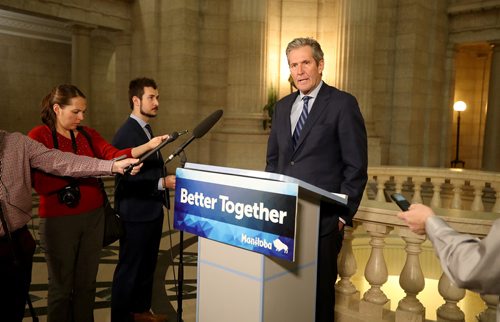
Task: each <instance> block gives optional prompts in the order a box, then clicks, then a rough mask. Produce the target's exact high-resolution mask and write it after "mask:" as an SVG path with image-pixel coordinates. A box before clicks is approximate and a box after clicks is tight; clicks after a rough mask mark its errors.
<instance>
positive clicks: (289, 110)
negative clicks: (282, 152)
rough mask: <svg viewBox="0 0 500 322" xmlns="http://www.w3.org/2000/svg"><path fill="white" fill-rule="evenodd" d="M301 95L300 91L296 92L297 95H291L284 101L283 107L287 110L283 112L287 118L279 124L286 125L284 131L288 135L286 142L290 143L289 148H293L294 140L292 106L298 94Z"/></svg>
mask: <svg viewBox="0 0 500 322" xmlns="http://www.w3.org/2000/svg"><path fill="white" fill-rule="evenodd" d="M298 95H299V92H298V91H297V92H295V95H290V96H289V97H288V99H287V100H286V101H284V102H283V108H284V109H285V112H284V113H282V114H281V115H283V117H285V118H286V119H285V120H279V124H280V125H281V124H283V126H284V127H285V129H284V131H283V132H282V133H283V134H284V135H286V140H285V141H286V142H287V144H288V149H290V150H293V141H292V134H291V132H292V124H291V122H290V114H291V113H292V106H293V102H295V100H296V99H297V96H298Z"/></svg>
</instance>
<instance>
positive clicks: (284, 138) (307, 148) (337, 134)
mask: <svg viewBox="0 0 500 322" xmlns="http://www.w3.org/2000/svg"><path fill="white" fill-rule="evenodd" d="M298 95H299V92H298V91H297V92H295V93H292V94H290V95H288V96H286V97H284V98H283V99H281V100H280V101H278V102H277V104H276V108H275V111H274V116H273V121H272V127H271V134H270V136H269V141H268V147H267V166H266V171H269V172H275V173H281V174H284V175H287V176H291V177H294V178H297V179H300V180H303V181H305V182H308V183H310V184H313V185H315V186H317V187H319V188H322V189H325V190H327V191H331V192H336V193H343V194H346V195H348V197H349V199H348V207H341V206H333V205H330V204H326V203H325V204H322V206H321V223H320V234H321V235H325V234H327V233H329V232H331V231H332V230H333V229H335V226H336V225H337V224H338V217H339V216H340V217H342V218H343V219H344V220H345V221H346V223H347V224H348V225H352V217H353V216H354V214H355V213H356V211H357V209H358V206H359V203H360V201H361V198H362V196H363V191H364V188H365V185H366V181H367V166H368V165H367V164H368V155H367V137H366V129H365V125H364V121H363V116H362V115H361V112H360V110H359V107H358V103H357V101H356V98H354V97H353V96H352V95H350V94H348V93H346V92H342V91H340V90H338V89H336V88H334V87H331V86H328V85H327V84H325V83H323V85H322V86H321V89H320V91H319V92H318V96H317V97H316V99H315V101H314V105H313V106H312V109H311V112H310V113H309V116H308V118H307V121H306V123H305V125H304V127H303V129H302V132H301V135H300V138H299V142H298V143H297V147H296V148H295V150H294V148H293V143H292V134H291V128H292V127H291V124H290V112H291V109H292V105H293V102H294V101H295V99H296V98H297V96H298Z"/></svg>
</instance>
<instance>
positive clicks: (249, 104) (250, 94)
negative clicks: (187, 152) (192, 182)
mask: <svg viewBox="0 0 500 322" xmlns="http://www.w3.org/2000/svg"><path fill="white" fill-rule="evenodd" d="M229 27H230V28H229V41H228V68H227V70H228V74H227V94H226V102H227V105H226V108H225V110H224V118H223V126H222V128H221V129H220V130H219V131H218V132H217V134H216V135H215V137H214V138H213V141H212V148H213V150H212V151H211V153H212V160H211V162H212V163H214V164H220V165H226V166H232V167H239V168H251V169H257V170H263V169H264V165H265V151H266V145H267V132H266V131H265V130H264V128H263V115H264V114H263V111H262V107H263V106H264V104H265V99H266V98H267V93H266V91H267V89H266V88H265V84H266V75H267V70H266V33H267V1H266V0H255V1H250V0H244V1H243V0H231V1H230V12H229Z"/></svg>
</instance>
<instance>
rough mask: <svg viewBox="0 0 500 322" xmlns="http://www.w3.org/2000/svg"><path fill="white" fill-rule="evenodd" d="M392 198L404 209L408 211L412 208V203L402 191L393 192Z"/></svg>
mask: <svg viewBox="0 0 500 322" xmlns="http://www.w3.org/2000/svg"><path fill="white" fill-rule="evenodd" d="M391 199H392V200H394V202H395V203H396V204H397V205H398V206H399V208H401V210H403V211H407V210H408V208H410V203H409V202H408V200H406V198H405V197H404V196H403V195H402V194H400V193H393V194H392V195H391Z"/></svg>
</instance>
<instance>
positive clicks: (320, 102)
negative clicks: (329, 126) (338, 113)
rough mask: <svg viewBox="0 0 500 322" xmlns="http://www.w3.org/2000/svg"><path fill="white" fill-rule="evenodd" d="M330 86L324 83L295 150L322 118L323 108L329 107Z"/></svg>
mask: <svg viewBox="0 0 500 322" xmlns="http://www.w3.org/2000/svg"><path fill="white" fill-rule="evenodd" d="M328 89H329V86H328V85H326V84H325V83H323V85H322V86H321V88H320V90H319V92H318V97H316V99H315V100H314V104H313V106H311V108H312V109H311V112H310V113H309V116H308V117H307V120H306V123H305V124H304V127H303V128H302V131H301V133H300V137H299V142H297V146H296V147H295V151H297V149H298V148H299V147H300V146H301V145H302V142H304V140H305V138H306V137H307V135H308V134H309V132H311V129H312V128H313V127H314V124H315V123H316V122H317V121H318V120H319V119H320V116H321V115H322V114H323V110H324V109H325V108H326V107H327V104H328V97H329V96H330V94H329V91H328Z"/></svg>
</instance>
